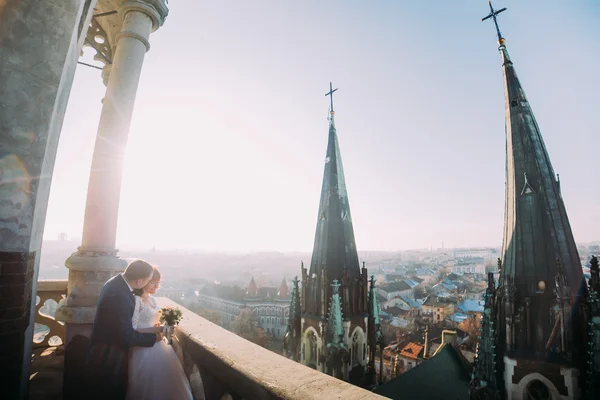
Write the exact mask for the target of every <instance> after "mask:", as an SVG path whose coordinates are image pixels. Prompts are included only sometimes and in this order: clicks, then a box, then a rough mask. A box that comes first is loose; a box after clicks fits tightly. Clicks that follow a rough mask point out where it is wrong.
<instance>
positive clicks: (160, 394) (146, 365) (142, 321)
mask: <svg viewBox="0 0 600 400" xmlns="http://www.w3.org/2000/svg"><path fill="white" fill-rule="evenodd" d="M159 287H160V272H159V271H158V269H156V268H154V272H153V274H152V279H151V280H150V282H149V283H148V284H147V285H146V286H144V287H143V288H142V289H136V290H134V294H135V295H136V296H135V312H134V314H133V321H132V322H133V329H135V330H136V331H138V332H151V333H155V332H163V329H164V327H163V326H160V325H159V323H160V314H159V310H160V307H159V306H158V304H157V303H156V300H155V299H154V297H152V295H153V294H154V293H156V291H157V290H158V288H159ZM201 395H203V394H201ZM166 399H168V400H193V396H192V391H191V389H190V384H189V382H188V380H187V378H186V376H185V372H184V371H183V367H182V366H181V363H180V362H179V359H178V358H177V355H176V354H175V352H174V351H173V348H172V347H171V346H169V345H168V344H167V343H165V342H164V341H159V342H156V343H155V344H154V346H152V347H139V346H138V347H132V349H131V351H130V358H129V378H128V385H127V400H166ZM203 399H204V397H202V398H200V399H197V400H203Z"/></svg>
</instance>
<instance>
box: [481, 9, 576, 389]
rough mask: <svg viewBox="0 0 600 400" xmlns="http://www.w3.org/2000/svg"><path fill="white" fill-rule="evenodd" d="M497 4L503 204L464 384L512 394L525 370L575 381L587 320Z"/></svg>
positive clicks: (567, 234) (568, 240)
mask: <svg viewBox="0 0 600 400" xmlns="http://www.w3.org/2000/svg"><path fill="white" fill-rule="evenodd" d="M504 10H506V9H505V8H503V9H501V10H494V8H493V7H492V5H491V3H490V11H491V12H490V14H489V15H488V16H486V17H485V18H483V20H486V19H492V20H493V21H494V24H495V27H496V33H497V36H498V44H499V47H498V50H499V51H500V55H501V57H502V69H503V72H504V97H505V117H506V123H505V129H506V198H505V200H506V203H505V211H504V239H503V245H502V260H501V265H499V270H500V277H499V280H498V287H497V288H495V287H494V281H493V275H489V276H488V289H487V291H486V304H485V308H484V317H483V324H482V334H481V336H482V337H481V339H480V341H479V344H478V355H477V356H478V359H477V363H476V368H475V373H474V380H473V382H472V387H471V389H472V391H473V392H475V391H480V390H483V391H484V393H485V392H488V394H489V395H494V396H495V394H494V392H495V391H496V390H499V391H500V395H501V397H504V398H511V397H513V398H515V397H516V396H521V395H522V394H521V393H522V392H519V389H518V388H517V383H518V382H519V381H522V379H521V378H523V377H524V376H528V375H529V374H532V373H541V374H542V375H543V376H544V378H546V381H545V383H544V384H543V385H542V386H541V389H542V390H547V391H548V393H550V392H551V391H556V390H557V389H556V388H557V387H559V388H560V387H569V386H570V385H578V383H577V379H578V378H577V377H578V376H580V375H581V374H583V373H584V371H586V369H587V367H586V362H585V355H586V348H585V343H583V340H581V339H582V338H583V337H585V336H584V335H585V332H586V325H587V324H586V321H585V313H584V311H585V310H584V307H583V304H584V303H583V302H581V300H582V298H581V297H582V295H585V292H586V289H585V288H584V287H582V285H583V284H584V280H583V279H582V275H583V274H582V269H581V262H580V260H579V255H578V254H577V247H576V245H575V240H574V238H573V233H572V231H571V226H570V224H569V219H568V217H567V212H566V209H565V205H564V203H563V199H562V196H561V194H560V185H559V182H558V181H557V179H556V174H555V173H554V169H553V168H552V163H551V162H550V156H549V155H548V151H547V150H546V146H545V144H544V140H543V138H542V134H541V132H540V128H539V126H538V124H537V122H536V120H535V116H534V114H533V111H532V109H531V106H530V105H529V101H528V100H527V97H526V96H525V91H524V90H523V87H522V85H521V82H520V80H519V78H518V76H517V73H516V70H515V67H514V65H513V62H512V61H511V59H510V57H509V55H508V50H507V49H506V40H505V39H504V37H503V36H502V33H501V31H500V28H499V26H498V20H497V16H498V14H500V13H501V12H503V11H504ZM490 312H491V313H492V315H493V318H490ZM495 363H497V364H498V365H497V366H496V365H495ZM550 366H551V367H552V368H555V369H561V371H562V368H573V369H576V370H578V371H577V372H574V373H573V374H572V376H571V377H569V376H566V375H565V376H558V375H556V376H555V375H552V374H546V372H545V371H546V369H547V370H549V369H548V368H550ZM517 371H519V372H518V373H517ZM544 374H546V375H544ZM519 385H521V383H519ZM527 390H528V391H529V390H530V389H527ZM531 390H532V391H538V390H539V389H538V388H534V387H532V388H531ZM473 392H472V393H473ZM484 393H482V396H483V395H484ZM561 394H563V395H566V393H563V392H561ZM523 395H524V394H523ZM529 395H531V394H529ZM557 396H558V395H556V396H554V395H552V397H557ZM480 397H481V396H480ZM492 397H493V396H492Z"/></svg>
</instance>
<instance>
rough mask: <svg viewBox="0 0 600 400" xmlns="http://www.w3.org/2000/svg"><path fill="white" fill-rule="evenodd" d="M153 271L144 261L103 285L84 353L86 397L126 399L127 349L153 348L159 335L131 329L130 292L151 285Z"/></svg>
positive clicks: (132, 308) (134, 264) (131, 265)
mask: <svg viewBox="0 0 600 400" xmlns="http://www.w3.org/2000/svg"><path fill="white" fill-rule="evenodd" d="M152 272H153V268H152V266H151V265H150V264H148V263H147V262H146V261H142V260H136V261H133V262H132V263H130V264H129V265H128V266H127V268H126V269H125V272H123V273H122V274H118V275H117V276H115V277H113V278H111V279H109V280H108V282H106V284H104V287H103V288H102V291H101V292H100V297H99V299H98V306H97V311H96V319H95V320H94V327H93V330H92V338H91V341H90V347H89V349H88V354H87V366H88V373H89V375H88V379H89V392H88V394H87V395H86V396H85V397H86V398H93V399H111V400H113V399H114V400H122V399H125V395H126V393H127V367H128V361H129V349H130V348H131V347H133V346H145V347H152V346H153V345H154V343H155V342H158V341H159V340H161V339H162V334H161V333H139V332H136V331H135V330H134V329H133V324H132V321H131V319H132V317H133V311H134V309H135V298H134V297H133V293H132V292H133V289H141V288H143V287H144V286H146V285H147V284H148V282H150V279H151V278H152Z"/></svg>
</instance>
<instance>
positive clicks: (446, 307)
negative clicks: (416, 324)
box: [422, 295, 454, 324]
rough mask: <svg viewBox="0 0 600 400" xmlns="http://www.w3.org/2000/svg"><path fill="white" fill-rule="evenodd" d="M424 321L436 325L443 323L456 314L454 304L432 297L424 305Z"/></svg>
mask: <svg viewBox="0 0 600 400" xmlns="http://www.w3.org/2000/svg"><path fill="white" fill-rule="evenodd" d="M422 308H423V319H424V320H426V321H429V322H431V323H434V324H438V323H442V322H443V321H444V320H445V319H446V317H448V316H450V315H452V314H454V304H453V303H451V302H449V301H448V300H446V299H443V298H441V297H437V296H434V295H431V296H429V297H428V298H427V300H425V302H424V303H423V306H422Z"/></svg>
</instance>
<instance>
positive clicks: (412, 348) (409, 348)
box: [400, 342, 423, 359]
mask: <svg viewBox="0 0 600 400" xmlns="http://www.w3.org/2000/svg"><path fill="white" fill-rule="evenodd" d="M422 351H423V345H420V344H417V343H413V342H410V343H409V344H407V345H406V346H405V347H404V348H403V349H402V350H400V355H401V356H402V357H408V358H413V359H417V358H418V356H419V354H420V353H421V352H422Z"/></svg>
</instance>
